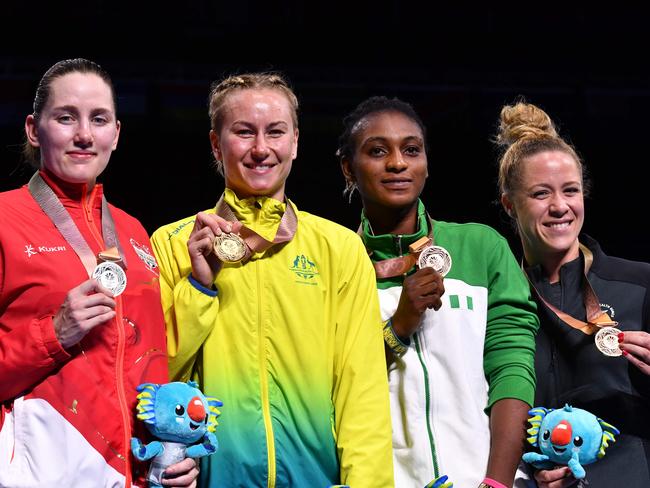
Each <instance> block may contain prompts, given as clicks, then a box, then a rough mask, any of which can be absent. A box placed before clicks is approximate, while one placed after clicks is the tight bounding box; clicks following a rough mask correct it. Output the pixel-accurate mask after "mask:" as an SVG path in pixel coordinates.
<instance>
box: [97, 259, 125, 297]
mask: <svg viewBox="0 0 650 488" xmlns="http://www.w3.org/2000/svg"><path fill="white" fill-rule="evenodd" d="M93 278H95V279H96V280H97V281H98V282H99V284H100V285H102V286H103V287H104V288H108V289H109V290H110V291H111V293H113V296H114V297H116V296H118V295H121V294H122V292H123V291H124V290H125V289H126V273H125V272H124V270H123V269H122V267H121V266H120V265H119V264H116V263H114V262H112V261H104V262H103V263H99V264H98V265H97V266H96V267H95V269H94V270H93Z"/></svg>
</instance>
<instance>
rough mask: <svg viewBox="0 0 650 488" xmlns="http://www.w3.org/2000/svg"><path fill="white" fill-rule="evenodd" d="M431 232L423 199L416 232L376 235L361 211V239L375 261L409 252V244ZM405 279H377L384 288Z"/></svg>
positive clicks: (400, 282)
mask: <svg viewBox="0 0 650 488" xmlns="http://www.w3.org/2000/svg"><path fill="white" fill-rule="evenodd" d="M428 232H429V224H428V222H427V211H426V209H425V208H424V204H423V203H422V200H418V225H417V230H416V231H415V233H414V234H382V235H374V234H373V233H372V231H371V227H370V222H368V219H367V218H366V215H365V213H364V212H363V211H362V212H361V239H362V240H363V243H364V244H365V246H366V249H367V250H368V254H369V255H370V259H371V260H372V261H373V262H376V261H381V260H383V259H390V258H396V257H399V256H403V255H404V254H406V253H408V252H409V245H410V244H411V243H413V242H415V241H417V240H418V239H420V238H421V237H424V236H426V235H427V234H428ZM414 271H415V266H414V267H413V268H412V269H411V270H410V271H409V273H408V274H411V273H413V272H414ZM403 281H404V277H403V276H395V277H392V278H381V279H378V280H377V287H378V288H381V289H384V288H390V287H392V286H399V285H401V284H402V282H403Z"/></svg>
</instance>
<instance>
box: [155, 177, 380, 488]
mask: <svg viewBox="0 0 650 488" xmlns="http://www.w3.org/2000/svg"><path fill="white" fill-rule="evenodd" d="M224 198H225V201H226V203H227V204H228V205H229V206H230V207H231V209H232V210H233V212H234V214H235V215H236V216H237V218H238V219H239V220H240V221H241V222H242V223H244V224H245V225H246V226H247V227H249V228H251V229H252V230H254V231H256V232H257V233H258V234H260V235H262V236H263V237H265V238H266V239H268V240H269V241H272V240H273V238H274V236H275V233H276V231H277V228H278V224H279V222H280V218H281V217H282V215H283V213H284V210H285V204H283V203H281V202H278V201H277V200H273V199H271V198H266V197H263V198H248V199H241V200H240V199H238V198H237V197H236V196H235V194H234V193H233V192H231V191H230V190H228V189H226V192H225V195H224ZM290 204H291V203H290ZM291 205H293V204H291ZM294 208H295V207H294ZM209 212H214V209H213V210H210V211H209ZM296 214H297V216H298V225H297V230H296V233H295V235H294V237H293V239H292V240H291V241H289V242H287V243H285V244H278V245H275V246H273V247H271V248H270V249H268V250H267V251H265V252H263V253H255V254H253V256H252V258H251V259H250V261H248V262H246V263H245V264H224V266H223V268H222V269H221V271H220V272H219V273H218V275H217V278H216V280H215V283H214V284H215V287H216V290H217V291H214V290H212V289H206V288H204V287H202V286H201V285H200V284H199V283H197V282H196V281H195V280H193V278H192V277H191V276H190V271H191V264H190V259H189V256H188V251H187V240H188V238H189V235H190V232H191V230H192V228H193V224H194V217H190V218H186V219H184V220H181V221H179V222H176V223H173V224H169V225H167V226H164V227H162V228H161V229H159V230H157V231H156V232H155V233H154V235H153V238H152V242H153V247H154V251H155V253H156V255H157V256H158V259H159V266H160V281H161V283H160V285H161V292H162V301H163V309H164V313H165V320H166V323H167V341H168V352H169V355H170V375H171V377H172V378H174V379H176V380H182V381H184V380H187V379H189V378H190V377H194V378H197V379H198V380H199V382H200V385H201V387H202V389H203V391H204V392H205V393H206V394H208V395H211V396H215V397H217V398H218V399H220V400H221V401H223V407H221V408H220V410H221V417H220V418H219V427H218V428H217V432H216V435H217V439H218V441H219V450H218V451H217V453H216V454H214V455H213V456H209V457H208V458H207V461H205V462H204V463H203V467H204V469H202V470H201V476H202V482H203V484H202V485H201V486H210V487H213V486H214V487H228V488H234V487H246V488H250V487H269V488H272V487H276V486H277V487H305V488H326V487H327V486H329V485H331V484H336V483H339V482H340V483H347V484H349V485H351V486H353V487H354V488H363V487H367V488H386V487H392V486H393V468H392V459H391V440H390V412H389V399H388V383H387V377H386V369H385V361H384V348H383V338H382V333H381V320H380V317H379V306H378V300H377V294H376V291H375V286H374V273H373V269H372V266H371V264H370V261H369V260H368V257H367V255H366V252H365V249H364V248H363V244H362V243H361V240H360V239H359V236H357V235H356V234H354V233H353V232H351V231H349V230H348V229H345V228H343V227H341V226H340V225H337V224H335V223H333V222H330V221H328V220H325V219H322V218H319V217H316V216H314V215H310V214H308V213H306V212H298V211H297V210H296Z"/></svg>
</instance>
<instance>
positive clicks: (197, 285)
mask: <svg viewBox="0 0 650 488" xmlns="http://www.w3.org/2000/svg"><path fill="white" fill-rule="evenodd" d="M187 279H188V280H189V281H190V283H191V284H192V286H193V287H194V288H196V289H197V290H199V291H200V292H201V293H205V294H206V295H208V296H210V297H213V298H214V297H216V296H217V295H218V292H217V290H216V289H215V290H213V289H211V288H206V287H205V286H203V285H202V284H201V283H199V282H198V281H196V280H195V279H194V276H192V273H190V274H189V276H188V277H187Z"/></svg>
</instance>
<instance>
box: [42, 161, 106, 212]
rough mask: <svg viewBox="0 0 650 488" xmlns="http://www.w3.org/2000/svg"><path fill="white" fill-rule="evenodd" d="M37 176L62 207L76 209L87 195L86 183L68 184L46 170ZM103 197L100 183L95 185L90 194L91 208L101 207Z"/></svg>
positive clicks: (102, 188)
mask: <svg viewBox="0 0 650 488" xmlns="http://www.w3.org/2000/svg"><path fill="white" fill-rule="evenodd" d="M39 174H40V175H41V178H43V179H44V180H45V183H47V185H48V186H49V187H50V188H51V189H52V191H53V192H54V194H55V195H56V196H57V198H58V199H59V201H60V202H61V203H62V204H63V206H64V207H77V206H78V205H79V204H80V203H81V200H82V199H83V198H84V197H85V196H86V195H87V194H88V193H87V191H88V190H87V185H86V183H68V182H67V181H64V180H62V179H61V178H58V177H57V176H56V175H54V174H53V173H52V172H51V171H48V170H46V169H41V170H39ZM103 195H104V187H103V185H102V184H101V183H95V185H94V186H93V189H92V190H91V192H90V201H91V202H92V203H91V206H92V207H93V208H101V207H102V196H103Z"/></svg>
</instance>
